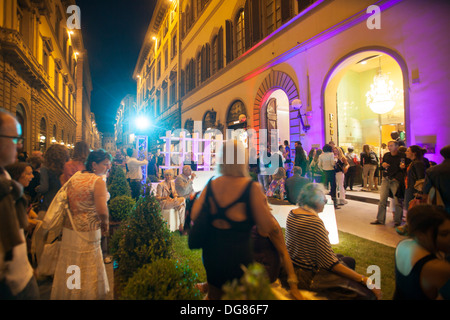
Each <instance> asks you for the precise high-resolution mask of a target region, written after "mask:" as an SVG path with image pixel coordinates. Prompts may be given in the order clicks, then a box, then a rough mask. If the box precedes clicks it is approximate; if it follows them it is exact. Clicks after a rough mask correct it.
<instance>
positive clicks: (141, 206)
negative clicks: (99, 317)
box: [110, 195, 172, 295]
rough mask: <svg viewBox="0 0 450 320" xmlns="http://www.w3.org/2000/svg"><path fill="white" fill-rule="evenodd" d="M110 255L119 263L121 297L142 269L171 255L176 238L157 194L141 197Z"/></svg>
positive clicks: (115, 235)
mask: <svg viewBox="0 0 450 320" xmlns="http://www.w3.org/2000/svg"><path fill="white" fill-rule="evenodd" d="M110 252H111V254H112V255H113V258H114V261H115V270H114V275H115V277H117V283H116V284H115V286H116V287H117V288H115V289H117V290H118V291H116V293H117V295H120V291H121V289H122V288H123V286H124V285H125V284H126V282H127V281H128V279H129V278H130V277H131V276H132V275H133V273H134V272H136V271H137V270H138V269H139V268H140V267H142V266H143V265H145V264H149V263H151V262H153V261H155V260H156V259H160V258H169V257H170V256H171V253H172V235H171V232H170V231H169V229H168V228H167V223H166V222H165V221H164V220H163V218H162V216H161V209H160V206H159V202H158V201H157V200H156V198H155V197H154V196H153V195H149V196H146V197H140V198H139V200H138V202H137V203H136V205H135V208H134V210H132V211H131V212H130V213H129V215H128V218H127V219H126V220H124V221H122V223H121V224H120V227H119V229H118V230H117V231H116V232H115V233H114V235H113V237H112V240H111V243H110Z"/></svg>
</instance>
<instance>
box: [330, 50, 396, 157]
mask: <svg viewBox="0 0 450 320" xmlns="http://www.w3.org/2000/svg"><path fill="white" fill-rule="evenodd" d="M334 78H335V79H334V80H332V81H334V82H335V84H334V87H335V88H336V89H335V98H336V101H335V104H336V109H335V113H336V122H335V123H336V125H337V126H336V127H337V132H336V133H337V142H338V145H339V146H341V147H344V151H345V152H347V148H348V147H349V146H353V148H354V150H355V152H356V153H360V152H362V149H363V145H365V144H368V145H369V146H370V147H371V149H372V150H373V151H375V152H376V153H377V154H378V155H380V154H382V150H381V146H382V145H383V144H387V143H388V142H389V141H390V140H393V138H392V136H394V135H395V133H398V134H399V135H400V136H401V137H403V139H404V136H405V125H404V123H405V110H404V109H405V108H404V101H403V76H402V71H401V68H400V66H399V65H398V63H397V62H396V61H395V60H394V59H393V58H392V57H390V56H389V55H387V54H384V53H381V52H367V53H359V54H358V55H355V56H354V57H351V58H349V59H348V61H347V60H346V61H345V62H344V63H343V64H342V67H341V68H340V69H339V72H338V73H337V74H336V75H335V77H334ZM330 94H332V92H330ZM328 111H329V112H330V110H329V109H328ZM333 111H334V110H332V112H333ZM330 127H333V125H332V124H331V125H330ZM331 132H332V131H331ZM393 132H395V133H394V134H393ZM332 133H333V132H332ZM391 134H392V136H391Z"/></svg>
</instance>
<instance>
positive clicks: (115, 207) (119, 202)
mask: <svg viewBox="0 0 450 320" xmlns="http://www.w3.org/2000/svg"><path fill="white" fill-rule="evenodd" d="M135 204H136V201H135V200H134V199H133V198H132V197H130V196H127V195H123V196H117V197H115V198H112V199H111V200H110V201H109V204H108V208H109V216H110V219H111V221H113V222H120V221H123V220H126V218H127V217H128V215H129V214H130V212H131V210H132V209H133V207H134V205H135Z"/></svg>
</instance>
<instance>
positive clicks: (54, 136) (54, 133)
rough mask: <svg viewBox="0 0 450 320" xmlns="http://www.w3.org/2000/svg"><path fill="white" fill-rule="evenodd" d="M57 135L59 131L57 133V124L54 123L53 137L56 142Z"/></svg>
mask: <svg viewBox="0 0 450 320" xmlns="http://www.w3.org/2000/svg"><path fill="white" fill-rule="evenodd" d="M56 136H57V133H56V125H55V124H54V125H53V137H52V142H56ZM53 139H55V141H53Z"/></svg>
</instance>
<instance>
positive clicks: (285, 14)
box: [281, 0, 292, 24]
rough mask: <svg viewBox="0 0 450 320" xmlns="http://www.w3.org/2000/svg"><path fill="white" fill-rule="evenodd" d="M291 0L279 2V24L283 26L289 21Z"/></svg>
mask: <svg viewBox="0 0 450 320" xmlns="http://www.w3.org/2000/svg"><path fill="white" fill-rule="evenodd" d="M291 5H292V4H291V0H281V23H282V24H284V23H285V22H287V21H289V19H291V12H292V10H291Z"/></svg>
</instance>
